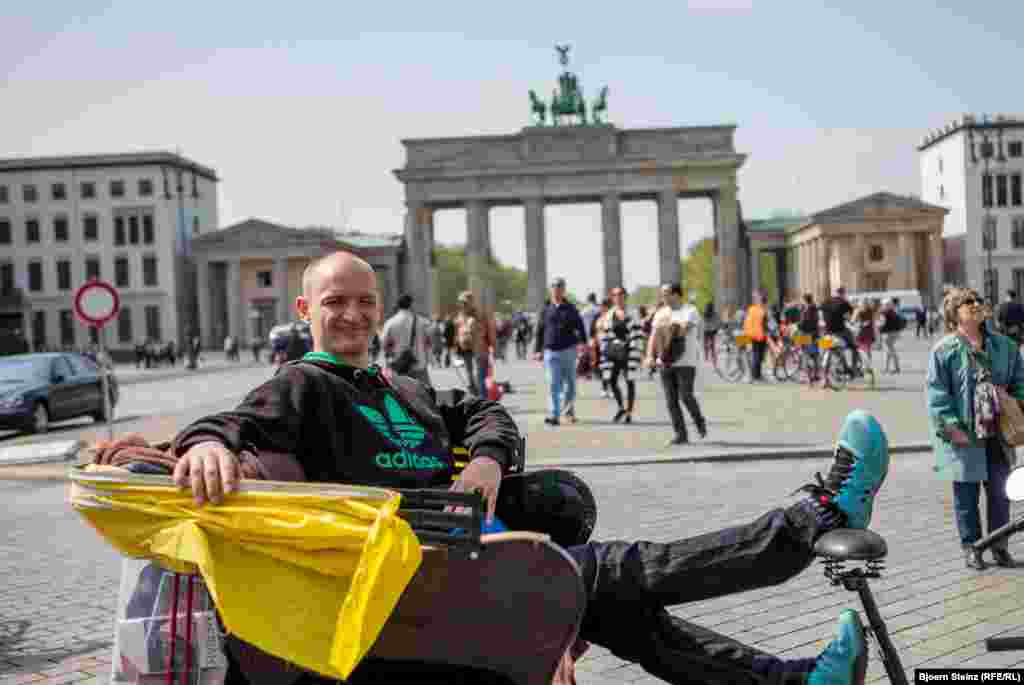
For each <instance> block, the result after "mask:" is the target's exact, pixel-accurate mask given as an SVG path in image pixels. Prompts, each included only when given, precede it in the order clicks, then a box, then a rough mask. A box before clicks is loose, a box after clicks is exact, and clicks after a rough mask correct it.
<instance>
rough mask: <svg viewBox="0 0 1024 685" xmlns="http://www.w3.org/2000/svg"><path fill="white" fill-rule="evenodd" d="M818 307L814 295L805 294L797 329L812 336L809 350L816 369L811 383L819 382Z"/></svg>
mask: <svg viewBox="0 0 1024 685" xmlns="http://www.w3.org/2000/svg"><path fill="white" fill-rule="evenodd" d="M819 316H820V314H819V313H818V305H816V304H815V303H814V295H812V294H811V293H804V306H803V308H802V309H801V310H800V321H799V323H798V324H797V328H798V329H799V330H800V332H801V333H802V334H803V335H809V336H811V344H810V346H809V347H808V348H807V349H808V352H809V353H810V355H811V360H812V362H813V363H814V367H813V368H812V369H811V373H810V377H811V382H812V383H813V382H814V381H816V380H818V319H819Z"/></svg>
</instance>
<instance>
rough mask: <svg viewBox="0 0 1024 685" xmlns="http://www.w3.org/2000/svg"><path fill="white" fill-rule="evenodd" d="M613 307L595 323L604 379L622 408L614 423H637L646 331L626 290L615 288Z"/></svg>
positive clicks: (617, 413) (601, 371)
mask: <svg viewBox="0 0 1024 685" xmlns="http://www.w3.org/2000/svg"><path fill="white" fill-rule="evenodd" d="M610 299H611V307H610V308H609V309H608V311H607V312H606V313H605V314H604V315H602V316H601V318H600V319H597V321H596V322H595V324H594V326H595V328H596V331H597V335H598V345H599V346H600V350H601V365H600V373H601V378H602V380H604V381H605V382H606V383H607V384H608V387H610V388H611V391H612V396H613V397H614V398H615V403H616V404H617V405H618V406H619V410H618V411H617V412H616V413H615V416H614V417H612V421H613V422H614V423H618V422H619V421H623V422H625V423H632V422H633V409H634V407H635V405H636V381H635V380H633V374H635V373H636V372H637V371H638V370H639V368H640V364H641V362H643V359H644V331H643V323H642V321H641V319H640V317H639V316H637V315H636V314H633V313H631V312H630V311H629V310H627V309H626V289H625V288H623V287H622V286H619V287H617V288H612V291H611V293H610ZM620 376H621V377H622V379H623V380H625V381H626V404H625V405H623V403H622V390H621V389H620V388H619V377H620Z"/></svg>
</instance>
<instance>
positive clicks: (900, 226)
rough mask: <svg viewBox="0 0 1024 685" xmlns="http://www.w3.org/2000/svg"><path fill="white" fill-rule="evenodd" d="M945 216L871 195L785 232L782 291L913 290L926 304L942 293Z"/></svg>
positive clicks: (914, 202) (939, 210) (904, 200)
mask: <svg viewBox="0 0 1024 685" xmlns="http://www.w3.org/2000/svg"><path fill="white" fill-rule="evenodd" d="M948 212H949V210H947V209H945V208H944V207H937V206H935V205H931V204H928V203H926V202H922V201H920V200H918V199H916V198H913V197H903V196H900V195H894V194H892V193H884V192H883V193H874V194H872V195H868V196H866V197H863V198H860V199H858V200H854V201H852V202H847V203H845V204H841V205H838V206H836V207H832V208H831V209H826V210H824V211H821V212H818V213H816V214H812V215H811V216H809V217H806V218H805V219H803V220H796V221H794V222H793V223H791V224H789V225H787V226H785V227H784V231H785V234H786V256H785V260H786V263H787V264H790V265H792V268H790V269H788V277H787V285H788V290H789V291H791V292H794V293H800V294H802V293H813V294H814V295H815V297H816V298H823V297H827V296H828V295H829V294H831V293H832V291H833V290H834V289H835V288H837V287H839V286H840V285H841V286H843V287H845V288H846V289H847V291H848V292H849V293H851V294H853V293H860V292H877V291H882V290H918V291H920V293H921V296H922V299H923V300H924V302H925V303H926V304H929V303H932V302H939V301H940V299H941V294H942V284H943V279H942V267H943V242H942V230H943V221H944V219H945V216H946V214H947V213H948Z"/></svg>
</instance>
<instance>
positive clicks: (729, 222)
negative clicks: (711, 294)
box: [713, 186, 750, 311]
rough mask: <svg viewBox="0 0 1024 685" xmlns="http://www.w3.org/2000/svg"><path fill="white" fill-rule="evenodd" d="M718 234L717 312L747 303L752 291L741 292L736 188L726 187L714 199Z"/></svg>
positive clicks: (744, 265) (738, 215)
mask: <svg viewBox="0 0 1024 685" xmlns="http://www.w3.org/2000/svg"><path fill="white" fill-rule="evenodd" d="M713 202H714V205H715V209H714V212H715V234H716V236H717V237H718V288H717V290H718V293H717V295H718V302H717V304H716V306H717V308H718V311H725V308H726V307H741V306H744V305H746V304H747V302H748V300H749V299H750V293H744V292H742V291H741V286H742V280H741V278H740V268H741V266H742V267H744V268H745V267H746V264H741V261H740V213H739V205H738V203H737V202H736V187H735V186H723V187H721V188H720V189H719V190H718V193H717V195H716V196H715V199H714V201H713Z"/></svg>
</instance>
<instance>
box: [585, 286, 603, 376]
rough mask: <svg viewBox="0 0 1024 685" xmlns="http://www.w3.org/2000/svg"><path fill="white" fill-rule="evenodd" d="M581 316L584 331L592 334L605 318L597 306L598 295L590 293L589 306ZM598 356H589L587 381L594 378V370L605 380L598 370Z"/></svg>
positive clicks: (592, 354) (588, 296) (588, 297)
mask: <svg viewBox="0 0 1024 685" xmlns="http://www.w3.org/2000/svg"><path fill="white" fill-rule="evenodd" d="M580 316H581V317H582V318H583V330H585V331H587V333H590V331H592V330H593V329H594V324H596V323H597V320H598V318H599V317H601V316H604V314H603V313H602V311H601V308H600V307H599V306H598V304H597V294H596V293H590V294H589V295H587V306H586V307H584V309H583V311H582V312H581V313H580ZM589 339H590V338H588V340H589ZM597 356H598V355H597V354H594V353H593V352H592V353H591V354H589V355H588V358H587V361H588V364H587V367H588V368H587V373H586V374H585V376H584V377H585V378H586V379H587V380H590V379H591V377H592V376H593V373H592V372H593V371H594V370H597V373H598V375H599V376H600V377H601V378H602V380H603V379H604V376H603V374H601V371H600V369H598V363H599V362H598V360H597Z"/></svg>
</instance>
